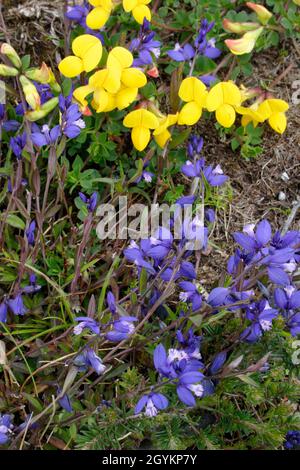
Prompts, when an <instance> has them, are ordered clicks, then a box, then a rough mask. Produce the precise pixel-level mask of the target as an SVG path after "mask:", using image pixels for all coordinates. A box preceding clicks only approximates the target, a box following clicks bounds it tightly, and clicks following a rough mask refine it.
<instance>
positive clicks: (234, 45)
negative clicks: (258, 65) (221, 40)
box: [225, 27, 264, 55]
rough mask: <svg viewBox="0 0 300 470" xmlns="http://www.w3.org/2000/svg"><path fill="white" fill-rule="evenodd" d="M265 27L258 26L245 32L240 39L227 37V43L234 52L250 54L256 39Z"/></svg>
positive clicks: (236, 53)
mask: <svg viewBox="0 0 300 470" xmlns="http://www.w3.org/2000/svg"><path fill="white" fill-rule="evenodd" d="M263 29H264V28H263V27H260V28H257V29H255V30H254V31H249V32H248V33H245V34H244V36H242V37H241V38H240V39H226V41H225V44H226V46H227V47H228V48H229V49H230V51H231V52H232V54H235V55H243V54H249V52H251V51H252V50H253V49H254V46H255V43H256V40H257V39H258V37H259V36H260V35H261V33H262V32H263Z"/></svg>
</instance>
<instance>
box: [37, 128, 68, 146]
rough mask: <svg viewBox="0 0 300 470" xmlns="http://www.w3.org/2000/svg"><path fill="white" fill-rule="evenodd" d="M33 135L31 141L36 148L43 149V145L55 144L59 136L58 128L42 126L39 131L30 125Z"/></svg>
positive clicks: (59, 130)
mask: <svg viewBox="0 0 300 470" xmlns="http://www.w3.org/2000/svg"><path fill="white" fill-rule="evenodd" d="M32 130H33V133H32V134H31V140H32V143H33V144H34V145H36V146H37V147H44V146H45V145H51V144H55V143H56V141H57V139H58V137H59V136H60V134H61V129H60V126H59V125H58V126H54V127H53V128H52V129H50V128H49V126H48V125H47V124H44V125H43V126H42V128H41V129H40V128H39V126H38V125H37V124H33V125H32Z"/></svg>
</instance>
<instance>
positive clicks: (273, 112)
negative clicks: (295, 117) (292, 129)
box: [258, 99, 289, 134]
mask: <svg viewBox="0 0 300 470" xmlns="http://www.w3.org/2000/svg"><path fill="white" fill-rule="evenodd" d="M288 109H289V105H288V103H286V102H285V101H284V100H279V99H267V100H265V101H264V102H263V103H261V105H260V106H259V108H258V112H259V114H260V115H261V116H262V118H263V120H264V121H265V120H268V123H269V125H270V126H271V127H272V129H274V131H275V132H278V133H279V134H283V132H284V131H285V129H286V125H287V121H286V116H285V112H286V111H287V110H288Z"/></svg>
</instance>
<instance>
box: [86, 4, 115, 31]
mask: <svg viewBox="0 0 300 470" xmlns="http://www.w3.org/2000/svg"><path fill="white" fill-rule="evenodd" d="M109 17H110V10H106V9H104V8H103V7H97V8H94V9H93V10H92V11H90V13H89V14H88V15H87V17H86V24H87V26H88V27H89V28H91V29H100V28H102V27H103V26H104V25H105V23H106V22H107V20H108V19H109Z"/></svg>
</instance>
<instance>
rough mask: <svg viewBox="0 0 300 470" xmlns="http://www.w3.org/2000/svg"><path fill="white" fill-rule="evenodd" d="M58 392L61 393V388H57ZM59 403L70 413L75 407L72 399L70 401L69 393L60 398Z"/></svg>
mask: <svg viewBox="0 0 300 470" xmlns="http://www.w3.org/2000/svg"><path fill="white" fill-rule="evenodd" d="M57 393H58V395H59V394H60V393H61V390H60V388H58V389H57ZM58 403H59V404H60V406H61V407H62V408H63V409H64V410H66V411H67V412H68V413H72V411H73V408H72V405H71V401H70V398H69V397H68V395H67V394H66V393H65V394H64V395H63V396H62V397H61V398H60V399H59V400H58Z"/></svg>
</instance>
